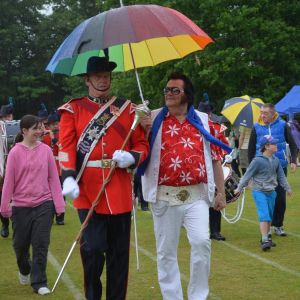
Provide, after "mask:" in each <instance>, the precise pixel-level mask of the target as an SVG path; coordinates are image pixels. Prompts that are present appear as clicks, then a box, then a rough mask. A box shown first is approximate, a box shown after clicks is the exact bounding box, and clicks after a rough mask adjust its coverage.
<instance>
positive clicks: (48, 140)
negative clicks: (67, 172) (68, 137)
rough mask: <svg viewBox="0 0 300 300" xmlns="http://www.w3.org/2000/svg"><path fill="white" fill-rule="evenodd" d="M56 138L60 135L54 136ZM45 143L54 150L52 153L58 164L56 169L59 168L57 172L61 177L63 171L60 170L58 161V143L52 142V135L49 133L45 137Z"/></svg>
mask: <svg viewBox="0 0 300 300" xmlns="http://www.w3.org/2000/svg"><path fill="white" fill-rule="evenodd" d="M54 138H58V134H56V135H55V136H54ZM42 142H43V143H45V144H46V145H48V146H49V147H50V148H51V149H52V153H53V156H54V159H55V164H56V168H57V172H58V175H59V176H60V175H61V170H60V165H59V160H58V142H56V143H53V142H52V138H51V136H50V133H47V134H45V135H44V136H43V140H42Z"/></svg>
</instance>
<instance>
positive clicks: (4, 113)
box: [0, 104, 14, 121]
mask: <svg viewBox="0 0 300 300" xmlns="http://www.w3.org/2000/svg"><path fill="white" fill-rule="evenodd" d="M13 113H14V108H13V106H12V105H11V104H6V105H2V106H1V108H0V120H1V121H12V120H13V119H14V115H13Z"/></svg>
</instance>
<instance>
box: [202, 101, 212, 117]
mask: <svg viewBox="0 0 300 300" xmlns="http://www.w3.org/2000/svg"><path fill="white" fill-rule="evenodd" d="M198 110H199V111H201V112H204V113H207V114H209V113H211V112H213V110H214V107H213V106H212V105H211V104H210V103H208V102H200V103H199V106H198Z"/></svg>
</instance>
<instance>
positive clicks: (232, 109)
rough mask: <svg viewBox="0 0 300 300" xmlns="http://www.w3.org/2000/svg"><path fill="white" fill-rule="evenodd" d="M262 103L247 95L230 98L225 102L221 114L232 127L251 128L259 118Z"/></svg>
mask: <svg viewBox="0 0 300 300" xmlns="http://www.w3.org/2000/svg"><path fill="white" fill-rule="evenodd" d="M263 104H264V102H263V101H262V100H261V99H259V98H251V97H249V96H248V95H245V96H241V97H235V98H231V99H229V100H226V101H225V104H224V107H223V109H222V111H221V114H222V115H223V116H225V117H226V118H227V119H228V120H229V122H230V123H231V124H232V125H234V126H245V127H249V128H251V127H252V126H253V124H254V123H256V122H257V121H258V119H259V116H260V108H261V106H262V105H263Z"/></svg>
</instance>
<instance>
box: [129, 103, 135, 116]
mask: <svg viewBox="0 0 300 300" xmlns="http://www.w3.org/2000/svg"><path fill="white" fill-rule="evenodd" d="M135 109H136V104H135V103H133V102H131V103H130V110H129V114H132V113H134V112H135Z"/></svg>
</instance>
